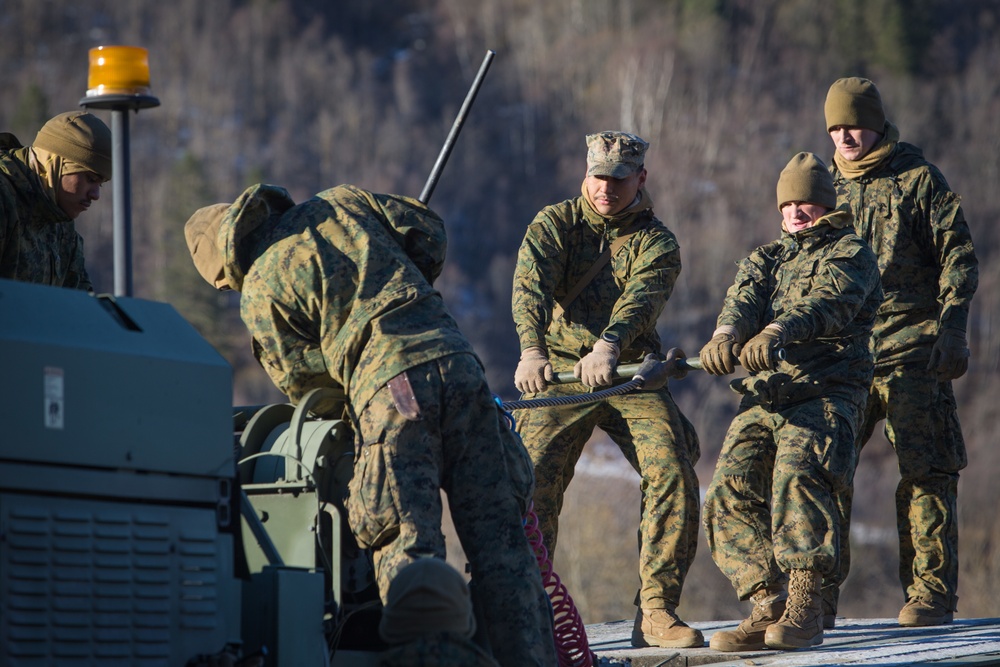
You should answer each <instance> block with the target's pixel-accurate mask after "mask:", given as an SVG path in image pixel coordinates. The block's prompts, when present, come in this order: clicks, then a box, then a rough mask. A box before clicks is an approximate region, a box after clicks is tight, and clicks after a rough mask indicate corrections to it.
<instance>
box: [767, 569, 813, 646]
mask: <svg viewBox="0 0 1000 667" xmlns="http://www.w3.org/2000/svg"><path fill="white" fill-rule="evenodd" d="M821 579H822V577H821V576H820V573H819V572H814V571H812V570H792V571H791V572H789V573H788V601H787V602H786V605H785V613H784V614H782V616H781V619H780V620H779V621H778V622H777V623H774V624H773V625H769V626H768V627H767V630H766V631H765V632H764V643H765V644H767V646H768V648H780V649H795V648H807V647H809V646H817V645H819V644H822V643H823V604H822V600H821V596H820V592H819V586H820V580H821Z"/></svg>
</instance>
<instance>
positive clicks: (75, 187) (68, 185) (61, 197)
mask: <svg viewBox="0 0 1000 667" xmlns="http://www.w3.org/2000/svg"><path fill="white" fill-rule="evenodd" d="M103 183H104V181H103V180H102V179H101V177H100V176H98V175H97V174H95V173H94V172H92V171H81V172H77V173H75V174H66V175H64V176H62V177H60V179H59V189H58V191H57V192H56V204H58V205H59V208H61V209H62V210H63V213H65V214H66V215H68V216H69V218H70V220H76V218H77V216H79V215H80V214H81V213H83V212H84V211H86V210H87V209H88V208H90V205H91V203H93V202H95V201H97V200H98V199H100V198H101V185H102V184H103Z"/></svg>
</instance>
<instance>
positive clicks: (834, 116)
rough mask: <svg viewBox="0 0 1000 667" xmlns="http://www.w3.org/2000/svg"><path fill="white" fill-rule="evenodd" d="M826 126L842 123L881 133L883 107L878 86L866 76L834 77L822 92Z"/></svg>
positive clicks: (883, 124)
mask: <svg viewBox="0 0 1000 667" xmlns="http://www.w3.org/2000/svg"><path fill="white" fill-rule="evenodd" d="M823 111H824V112H825V113H826V129H827V131H828V132H829V131H830V128H832V127H837V126H838V125H844V126H846V127H860V128H864V129H866V130H874V131H876V132H878V133H880V134H881V133H882V131H883V130H884V129H885V110H884V109H883V108H882V96H881V95H879V92H878V88H876V87H875V84H874V83H872V82H871V81H869V80H868V79H862V78H860V77H856V76H852V77H848V78H846V79H838V80H836V81H834V82H833V85H832V86H830V90H829V92H827V94H826V104H825V105H824V107H823Z"/></svg>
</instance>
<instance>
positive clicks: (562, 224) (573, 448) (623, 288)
mask: <svg viewBox="0 0 1000 667" xmlns="http://www.w3.org/2000/svg"><path fill="white" fill-rule="evenodd" d="M652 207H653V202H652V199H651V198H650V197H649V195H648V193H646V192H645V191H644V190H643V191H640V201H639V202H638V203H637V204H636V205H634V206H632V207H630V208H628V209H626V210H625V211H623V212H622V213H619V214H618V215H616V216H613V217H609V218H605V217H603V216H600V215H598V214H597V213H596V212H595V211H594V210H593V209H592V208H591V207H590V205H589V204H588V203H587V202H586V200H585V199H584V198H583V197H577V198H575V199H571V200H568V201H564V202H562V203H559V204H555V205H553V206H549V207H546V208H545V209H543V210H542V211H541V212H540V213H539V214H538V215H537V216H536V217H535V219H534V221H532V223H531V224H530V225H529V226H528V230H527V232H526V234H525V238H524V241H523V243H522V245H521V248H520V250H519V252H518V260H517V267H516V269H515V274H514V295H513V304H512V305H513V316H514V322H515V325H516V327H517V333H518V339H519V341H520V345H521V349H522V350H523V349H526V348H528V347H535V346H538V347H542V348H543V349H545V350H547V354H548V356H549V359H550V360H551V362H552V366H553V368H554V370H555V371H556V372H561V371H568V370H572V368H573V366H574V365H575V364H576V362H577V361H578V360H579V359H580V358H582V357H583V356H584V355H586V354H587V353H588V352H590V350H591V349H592V347H593V345H594V343H595V342H596V341H597V339H598V338H599V337H600V336H601V334H602V333H603V332H609V333H613V334H616V335H617V336H618V337H619V340H620V342H621V357H620V359H619V363H623V364H624V363H633V362H636V361H639V360H641V359H643V358H644V357H645V355H646V354H649V353H659V352H660V340H659V337H658V335H657V333H656V320H657V318H658V317H659V315H660V313H661V312H662V311H663V308H664V305H665V304H666V301H667V299H668V298H669V296H670V293H671V291H672V290H673V287H674V282H675V281H676V279H677V276H678V274H679V273H680V270H681V261H680V250H679V247H678V244H677V239H676V237H675V236H674V235H673V233H671V232H670V231H669V230H668V229H667V228H666V227H664V226H663V223H661V222H660V221H659V220H657V219H656V218H655V217H654V216H653V211H652ZM637 221H638V222H637ZM634 223H637V225H638V230H639V231H637V232H636V233H635V234H634V235H633V236H632V237H631V238H630V239H629V240H628V241H627V242H626V243H625V244H624V245H623V246H622V248H621V249H620V250H619V252H618V253H617V254H616V255H615V256H614V257H612V259H611V261H610V262H609V263H608V264H607V265H605V266H604V268H603V269H602V270H601V272H600V273H598V274H597V276H596V277H594V279H593V280H592V281H591V282H590V283H589V284H588V285H587V286H586V287H585V288H584V289H583V291H582V292H580V294H579V296H577V297H576V299H574V300H573V302H572V303H570V304H569V305H568V308H567V309H566V311H565V313H564V314H563V316H562V317H560V318H558V319H556V320H554V321H553V320H552V309H553V307H554V305H555V304H556V303H557V302H558V301H559V300H561V299H562V298H563V297H564V296H565V295H566V293H567V292H568V291H569V290H571V289H572V288H573V286H574V285H575V284H576V283H577V282H578V281H579V279H580V277H581V276H583V275H584V274H585V273H587V271H588V270H589V269H590V267H591V266H592V265H593V264H594V262H595V261H596V260H597V258H598V257H599V256H600V254H601V253H602V252H603V251H604V249H605V248H606V247H608V245H610V243H611V242H612V241H613V240H614V239H615V238H617V237H618V235H619V233H621V231H622V230H623V229H628V228H629V227H630V226H631V225H633V224H634ZM580 391H581V385H550V386H549V387H548V388H547V389H546V390H545V391H544V392H540V393H538V394H526V395H525V398H538V397H542V396H546V397H547V396H559V395H566V394H576V393H579V392H580ZM516 419H517V420H518V426H517V428H518V433H519V434H520V435H521V438H522V440H523V442H524V446H525V447H526V448H527V449H528V451H529V453H530V454H531V459H532V461H533V463H534V465H535V483H536V490H535V497H534V498H535V499H534V502H535V512H536V514H537V515H538V519H539V524H540V528H541V531H542V534H543V539H544V541H545V544H546V547H547V548H548V549H549V551H550V553H551V552H553V551H554V550H555V546H556V540H557V537H558V522H559V512H560V510H561V509H562V503H563V495H564V493H565V491H566V489H567V487H568V486H569V483H570V481H571V480H572V479H573V472H574V467H575V466H576V462H577V461H578V459H579V458H580V454H581V452H582V451H583V447H584V445H585V444H586V442H587V440H588V439H589V438H590V436H591V434H592V432H593V430H594V428H595V427H600V428H601V429H602V430H604V431H605V432H606V433H607V434H608V435H609V436H610V437H611V439H612V440H613V441H614V442H615V443H616V444H617V445H618V447H619V448H620V449H621V451H622V453H623V454H624V456H625V458H626V460H628V462H629V463H630V464H631V465H632V467H633V468H634V469H635V470H636V471H637V472H638V473H639V475H640V477H641V478H642V479H641V484H640V488H641V490H642V508H641V512H642V514H641V517H640V530H639V533H640V535H639V574H640V580H641V583H640V585H641V588H640V591H639V596H638V597H639V602H640V604H641V606H642V607H644V608H647V609H663V608H668V609H674V608H676V606H677V604H678V602H679V600H680V595H681V588H682V586H683V583H684V577H685V576H686V575H687V571H688V568H689V567H690V565H691V562H692V560H693V559H694V555H695V549H696V547H697V535H698V491H699V489H698V479H697V476H696V475H695V472H694V464H695V462H696V461H697V460H698V456H699V446H698V438H697V435H696V434H695V432H694V429H693V428H692V427H691V425H690V422H688V421H687V419H686V418H685V417H684V416H683V415H682V414H681V412H680V410H679V409H678V408H677V405H676V404H675V403H674V400H673V398H672V397H671V395H670V392H669V390H668V389H667V388H664V389H662V390H660V391H656V392H639V393H632V394H628V395H626V396H620V397H614V398H611V399H607V400H605V401H601V402H599V403H591V404H585V405H579V406H565V407H555V408H532V409H529V410H520V411H518V413H517V415H516Z"/></svg>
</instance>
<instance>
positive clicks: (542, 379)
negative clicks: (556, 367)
mask: <svg viewBox="0 0 1000 667" xmlns="http://www.w3.org/2000/svg"><path fill="white" fill-rule="evenodd" d="M552 377H553V374H552V364H550V363H549V358H548V357H547V356H545V350H543V349H542V348H540V347H529V348H527V349H526V350H524V351H523V352H521V361H519V362H518V364H517V368H516V369H515V370H514V386H515V387H517V390H518V391H519V392H521V393H522V394H537V393H538V392H540V391H545V387H546V383H548V382H550V381H551V380H552Z"/></svg>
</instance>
